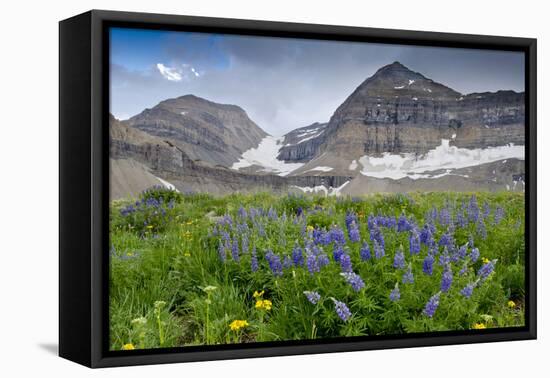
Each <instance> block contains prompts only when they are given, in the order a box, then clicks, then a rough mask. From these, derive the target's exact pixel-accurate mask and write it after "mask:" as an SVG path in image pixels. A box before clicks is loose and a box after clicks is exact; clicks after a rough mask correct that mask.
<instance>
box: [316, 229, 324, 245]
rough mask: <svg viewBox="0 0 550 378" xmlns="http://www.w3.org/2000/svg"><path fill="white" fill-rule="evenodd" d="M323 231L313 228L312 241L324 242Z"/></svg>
mask: <svg viewBox="0 0 550 378" xmlns="http://www.w3.org/2000/svg"><path fill="white" fill-rule="evenodd" d="M324 236H325V232H324V231H323V230H320V229H318V228H314V229H313V242H314V243H315V244H325V237H324Z"/></svg>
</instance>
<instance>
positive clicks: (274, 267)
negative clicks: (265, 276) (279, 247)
mask: <svg viewBox="0 0 550 378" xmlns="http://www.w3.org/2000/svg"><path fill="white" fill-rule="evenodd" d="M265 258H266V260H267V262H268V264H269V269H270V270H271V273H273V275H274V276H282V275H283V264H281V257H280V256H279V255H276V254H274V253H273V251H272V250H270V249H269V250H267V252H266V253H265Z"/></svg>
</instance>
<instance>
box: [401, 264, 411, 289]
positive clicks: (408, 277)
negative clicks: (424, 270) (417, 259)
mask: <svg viewBox="0 0 550 378" xmlns="http://www.w3.org/2000/svg"><path fill="white" fill-rule="evenodd" d="M401 282H402V283H404V284H412V283H414V275H413V272H412V266H411V264H410V263H409V266H408V268H407V271H406V272H405V274H403V277H402V278H401Z"/></svg>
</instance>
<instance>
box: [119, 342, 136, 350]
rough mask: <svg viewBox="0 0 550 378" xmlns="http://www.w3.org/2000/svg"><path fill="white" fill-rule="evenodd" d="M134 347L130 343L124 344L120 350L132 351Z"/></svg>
mask: <svg viewBox="0 0 550 378" xmlns="http://www.w3.org/2000/svg"><path fill="white" fill-rule="evenodd" d="M134 349H136V347H135V346H134V344H132V343H128V344H124V345H123V346H122V350H134Z"/></svg>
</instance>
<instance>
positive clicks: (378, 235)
mask: <svg viewBox="0 0 550 378" xmlns="http://www.w3.org/2000/svg"><path fill="white" fill-rule="evenodd" d="M370 240H371V241H373V242H374V241H377V242H378V244H380V245H381V246H382V248H385V241H384V235H383V234H382V232H381V231H380V228H379V227H378V226H373V228H371V229H370Z"/></svg>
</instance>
